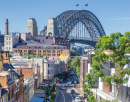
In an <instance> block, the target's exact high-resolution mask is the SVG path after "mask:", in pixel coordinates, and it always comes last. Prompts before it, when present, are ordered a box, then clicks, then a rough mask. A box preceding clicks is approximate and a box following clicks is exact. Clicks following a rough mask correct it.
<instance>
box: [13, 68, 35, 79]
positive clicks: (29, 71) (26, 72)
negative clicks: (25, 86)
mask: <svg viewBox="0 0 130 102" xmlns="http://www.w3.org/2000/svg"><path fill="white" fill-rule="evenodd" d="M15 69H19V68H15ZM22 74H23V75H24V78H25V79H28V78H29V77H30V76H32V74H33V71H32V68H22Z"/></svg>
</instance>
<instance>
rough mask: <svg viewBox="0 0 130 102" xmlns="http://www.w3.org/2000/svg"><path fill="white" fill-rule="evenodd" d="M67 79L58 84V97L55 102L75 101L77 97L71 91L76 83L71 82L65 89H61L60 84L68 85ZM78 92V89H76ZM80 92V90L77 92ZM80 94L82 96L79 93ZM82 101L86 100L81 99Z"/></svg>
mask: <svg viewBox="0 0 130 102" xmlns="http://www.w3.org/2000/svg"><path fill="white" fill-rule="evenodd" d="M67 82H68V81H67V80H65V81H63V82H62V83H60V84H58V85H57V89H56V99H55V102H75V98H74V96H73V94H72V93H71V90H72V89H74V90H75V88H74V87H73V85H74V84H70V85H69V86H66V87H65V89H62V90H61V89H60V85H66V84H67ZM75 92H76V90H75ZM76 93H79V92H76ZM79 96H80V97H82V96H81V95H80V93H79ZM81 100H82V101H81V102H84V100H83V99H81Z"/></svg>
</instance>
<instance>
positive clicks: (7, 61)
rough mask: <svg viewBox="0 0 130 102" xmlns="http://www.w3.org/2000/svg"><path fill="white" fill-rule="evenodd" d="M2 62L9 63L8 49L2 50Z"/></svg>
mask: <svg viewBox="0 0 130 102" xmlns="http://www.w3.org/2000/svg"><path fill="white" fill-rule="evenodd" d="M4 63H8V64H10V58H9V51H5V52H4Z"/></svg>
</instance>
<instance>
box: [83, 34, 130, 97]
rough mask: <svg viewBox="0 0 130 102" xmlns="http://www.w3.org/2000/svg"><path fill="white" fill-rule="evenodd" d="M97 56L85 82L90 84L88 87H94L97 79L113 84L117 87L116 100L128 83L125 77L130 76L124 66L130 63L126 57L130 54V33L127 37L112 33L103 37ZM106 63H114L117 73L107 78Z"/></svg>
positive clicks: (96, 52) (99, 42) (97, 46)
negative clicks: (121, 89)
mask: <svg viewBox="0 0 130 102" xmlns="http://www.w3.org/2000/svg"><path fill="white" fill-rule="evenodd" d="M96 48H98V50H95V56H94V57H93V58H92V65H91V66H92V69H91V70H90V73H89V74H87V75H86V79H85V81H86V82H88V87H93V86H94V83H95V82H97V78H99V77H100V78H101V81H102V82H106V84H107V85H111V84H112V82H113V83H114V84H115V86H116V98H117V96H118V91H119V88H120V86H121V85H123V84H124V83H126V81H127V78H126V77H125V75H126V74H127V75H130V69H129V68H124V66H125V65H126V64H128V63H130V59H128V58H126V57H125V54H126V53H130V32H126V33H125V35H122V34H121V33H119V32H117V33H112V34H111V35H110V36H103V37H102V38H100V39H99V41H98V42H97V44H96ZM106 61H110V62H112V63H114V64H115V65H116V66H115V73H114V74H113V75H110V76H107V75H105V74H104V72H103V70H102V69H103V64H105V63H106Z"/></svg>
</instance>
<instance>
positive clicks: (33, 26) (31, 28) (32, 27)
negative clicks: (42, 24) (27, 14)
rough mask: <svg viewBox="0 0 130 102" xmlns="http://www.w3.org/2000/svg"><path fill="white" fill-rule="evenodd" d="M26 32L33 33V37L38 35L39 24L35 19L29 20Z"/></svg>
mask: <svg viewBox="0 0 130 102" xmlns="http://www.w3.org/2000/svg"><path fill="white" fill-rule="evenodd" d="M26 32H27V33H31V35H32V36H37V35H38V28H37V22H36V20H35V19H34V18H29V20H28V23H27V29H26Z"/></svg>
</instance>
